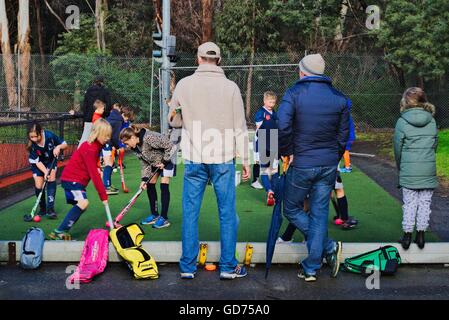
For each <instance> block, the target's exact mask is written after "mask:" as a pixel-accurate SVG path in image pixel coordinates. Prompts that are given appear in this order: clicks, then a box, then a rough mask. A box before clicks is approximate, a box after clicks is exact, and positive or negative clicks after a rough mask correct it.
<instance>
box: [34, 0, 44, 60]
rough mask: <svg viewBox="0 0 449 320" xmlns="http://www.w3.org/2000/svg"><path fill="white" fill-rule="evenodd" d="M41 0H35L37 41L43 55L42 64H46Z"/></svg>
mask: <svg viewBox="0 0 449 320" xmlns="http://www.w3.org/2000/svg"><path fill="white" fill-rule="evenodd" d="M39 1H40V0H34V9H35V10H36V20H37V21H36V22H37V41H38V44H39V53H40V55H41V65H42V66H44V64H45V51H44V43H43V40H42V20H41V6H40V2H39Z"/></svg>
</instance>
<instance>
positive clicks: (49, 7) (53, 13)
mask: <svg viewBox="0 0 449 320" xmlns="http://www.w3.org/2000/svg"><path fill="white" fill-rule="evenodd" d="M44 1H45V4H46V5H47V8H48V10H50V12H51V14H52V15H54V16H55V17H56V19H58V21H59V22H60V23H61V24H62V26H63V27H64V29H65V31H67V32H70V30H69V29H67V28H66V26H65V23H64V21H62V19H61V18H60V17H59V16H58V14H57V13H56V12H55V11H54V10H53V8H52V7H51V6H50V4H49V3H48V1H47V0H44Z"/></svg>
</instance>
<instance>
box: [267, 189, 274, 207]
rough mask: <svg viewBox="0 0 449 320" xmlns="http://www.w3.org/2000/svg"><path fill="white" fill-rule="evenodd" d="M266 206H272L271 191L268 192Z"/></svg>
mask: <svg viewBox="0 0 449 320" xmlns="http://www.w3.org/2000/svg"><path fill="white" fill-rule="evenodd" d="M267 206H269V207H272V206H274V192H273V191H269V192H268V196H267Z"/></svg>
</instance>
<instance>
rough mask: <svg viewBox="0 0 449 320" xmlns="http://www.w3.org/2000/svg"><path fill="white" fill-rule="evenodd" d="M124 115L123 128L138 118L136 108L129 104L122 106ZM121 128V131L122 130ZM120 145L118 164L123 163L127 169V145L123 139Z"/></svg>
mask: <svg viewBox="0 0 449 320" xmlns="http://www.w3.org/2000/svg"><path fill="white" fill-rule="evenodd" d="M122 116H123V119H124V121H123V124H122V128H121V130H123V129H126V128H129V127H130V126H131V124H132V123H133V121H134V120H135V118H136V116H135V114H134V110H133V109H132V108H131V107H129V106H123V107H122ZM121 130H120V132H121ZM119 145H120V149H119V157H118V164H119V165H120V163H121V164H122V166H123V169H125V163H124V162H123V161H124V159H125V148H126V145H125V144H124V143H123V142H121V141H120V142H119Z"/></svg>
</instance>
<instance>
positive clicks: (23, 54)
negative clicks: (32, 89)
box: [17, 0, 31, 111]
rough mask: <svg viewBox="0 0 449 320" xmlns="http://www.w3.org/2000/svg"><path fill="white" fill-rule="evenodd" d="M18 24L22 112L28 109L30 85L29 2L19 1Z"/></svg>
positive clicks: (27, 0)
mask: <svg viewBox="0 0 449 320" xmlns="http://www.w3.org/2000/svg"><path fill="white" fill-rule="evenodd" d="M17 23H18V39H17V49H18V53H19V54H20V61H19V64H20V104H21V106H20V107H21V111H23V110H27V109H28V83H29V81H30V60H31V46H30V3H29V0H19V13H18V16H17ZM22 107H23V108H22Z"/></svg>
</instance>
